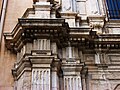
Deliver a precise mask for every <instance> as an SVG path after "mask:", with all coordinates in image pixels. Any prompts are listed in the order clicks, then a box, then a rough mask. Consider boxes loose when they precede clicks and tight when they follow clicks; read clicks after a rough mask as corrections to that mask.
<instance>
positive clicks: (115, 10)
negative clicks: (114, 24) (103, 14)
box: [106, 0, 120, 19]
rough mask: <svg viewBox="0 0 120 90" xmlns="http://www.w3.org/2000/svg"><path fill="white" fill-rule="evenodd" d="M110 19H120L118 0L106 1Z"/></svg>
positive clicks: (119, 0)
mask: <svg viewBox="0 0 120 90" xmlns="http://www.w3.org/2000/svg"><path fill="white" fill-rule="evenodd" d="M106 2H107V7H108V16H109V18H110V19H120V0H106Z"/></svg>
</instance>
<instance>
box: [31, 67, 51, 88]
mask: <svg viewBox="0 0 120 90" xmlns="http://www.w3.org/2000/svg"><path fill="white" fill-rule="evenodd" d="M32 90H50V71H49V70H45V69H36V70H33V71H32Z"/></svg>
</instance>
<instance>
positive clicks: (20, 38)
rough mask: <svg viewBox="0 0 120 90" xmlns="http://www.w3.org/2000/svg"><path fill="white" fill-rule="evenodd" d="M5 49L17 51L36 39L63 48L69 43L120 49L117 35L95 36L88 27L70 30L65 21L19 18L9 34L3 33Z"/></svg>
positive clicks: (80, 45)
mask: <svg viewBox="0 0 120 90" xmlns="http://www.w3.org/2000/svg"><path fill="white" fill-rule="evenodd" d="M4 37H5V41H6V43H5V44H6V47H7V48H8V49H10V50H14V51H19V50H20V48H21V47H22V46H23V45H24V44H25V43H27V42H32V41H33V40H34V39H37V38H47V39H48V38H49V39H52V40H53V39H54V40H56V42H58V43H59V44H60V43H61V42H60V41H62V44H63V47H64V46H67V44H68V42H67V41H70V42H72V43H73V44H71V45H76V46H79V47H81V48H82V47H85V48H91V49H93V48H112V49H119V48H120V42H119V41H120V35H119V34H97V33H96V31H92V30H91V28H90V27H79V28H70V27H69V26H68V23H66V22H65V19H61V18H59V19H58V18H56V19H37V18H34V19H33V18H19V19H18V24H17V25H16V27H15V28H14V30H13V31H12V32H11V33H4Z"/></svg>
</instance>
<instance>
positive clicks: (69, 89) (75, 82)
mask: <svg viewBox="0 0 120 90" xmlns="http://www.w3.org/2000/svg"><path fill="white" fill-rule="evenodd" d="M64 90H82V87H81V78H80V77H78V76H73V77H70V76H66V77H65V78H64Z"/></svg>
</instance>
